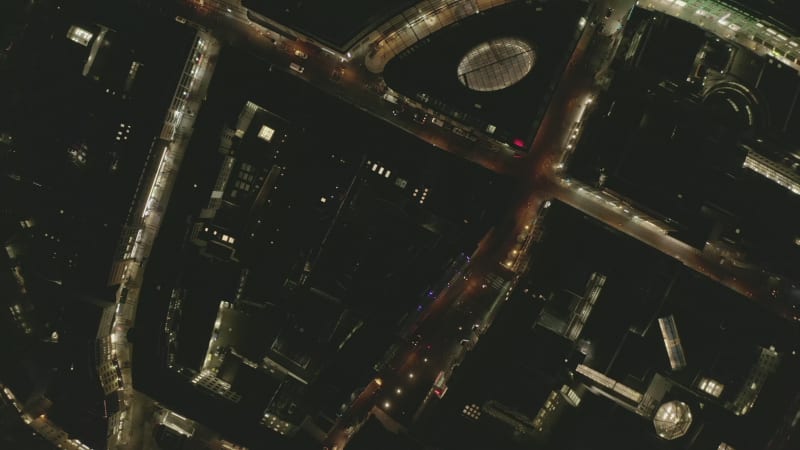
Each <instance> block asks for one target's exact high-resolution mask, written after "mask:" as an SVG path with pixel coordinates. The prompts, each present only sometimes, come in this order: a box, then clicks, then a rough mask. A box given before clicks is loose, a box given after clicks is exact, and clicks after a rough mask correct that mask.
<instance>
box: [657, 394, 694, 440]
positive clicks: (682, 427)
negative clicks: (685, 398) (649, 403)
mask: <svg viewBox="0 0 800 450" xmlns="http://www.w3.org/2000/svg"><path fill="white" fill-rule="evenodd" d="M653 426H655V428H656V433H658V436H659V437H661V438H663V439H668V440H672V439H677V438H679V437H681V436H683V435H685V434H686V432H687V431H689V427H690V426H692V411H691V410H690V409H689V405H687V404H686V403H683V402H680V401H677V400H673V401H671V402H667V403H664V404H663V405H661V406H660V407H659V408H658V411H656V415H655V417H653Z"/></svg>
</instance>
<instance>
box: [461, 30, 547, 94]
mask: <svg viewBox="0 0 800 450" xmlns="http://www.w3.org/2000/svg"><path fill="white" fill-rule="evenodd" d="M535 59H536V54H535V53H534V51H533V49H532V48H531V46H530V45H528V43H527V42H525V41H523V40H522V39H517V38H499V39H493V40H491V41H487V42H484V43H482V44H480V45H478V46H476V47H473V48H472V49H471V50H470V51H468V52H467V54H466V55H464V57H463V58H461V62H459V63H458V80H459V81H460V82H461V84H463V85H464V86H466V87H467V88H469V89H472V90H473V91H479V92H493V91H499V90H501V89H505V88H507V87H509V86H512V85H514V84H516V83H518V82H519V81H520V80H522V79H523V78H525V76H526V75H528V73H529V72H530V71H531V69H533V63H534V61H535Z"/></svg>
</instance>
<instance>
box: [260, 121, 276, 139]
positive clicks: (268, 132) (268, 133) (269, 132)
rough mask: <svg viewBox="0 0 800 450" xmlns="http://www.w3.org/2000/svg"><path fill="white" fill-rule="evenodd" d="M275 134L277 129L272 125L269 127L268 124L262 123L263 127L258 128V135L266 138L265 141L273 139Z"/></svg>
mask: <svg viewBox="0 0 800 450" xmlns="http://www.w3.org/2000/svg"><path fill="white" fill-rule="evenodd" d="M274 134H275V130H273V129H272V128H270V127H268V126H266V125H261V129H260V130H258V137H259V138H261V139H263V140H265V141H267V142H269V141H271V140H272V136H273V135H274Z"/></svg>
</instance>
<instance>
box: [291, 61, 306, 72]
mask: <svg viewBox="0 0 800 450" xmlns="http://www.w3.org/2000/svg"><path fill="white" fill-rule="evenodd" d="M289 68H290V69H292V70H294V71H295V72H297V73H303V71H304V70H305V69H304V68H303V66H301V65H300V64H297V63H291V64H289Z"/></svg>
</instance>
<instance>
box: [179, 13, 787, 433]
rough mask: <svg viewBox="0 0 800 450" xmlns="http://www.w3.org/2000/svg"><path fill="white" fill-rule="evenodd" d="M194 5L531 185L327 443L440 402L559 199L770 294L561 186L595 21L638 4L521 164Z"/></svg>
mask: <svg viewBox="0 0 800 450" xmlns="http://www.w3.org/2000/svg"><path fill="white" fill-rule="evenodd" d="M185 3H186V4H187V5H188V6H189V7H188V8H186V11H185V12H184V14H185V16H186V17H187V18H189V19H190V20H192V21H194V22H196V23H197V24H199V25H200V26H201V27H208V28H210V29H213V30H214V32H215V34H216V35H218V36H220V37H221V39H223V40H224V41H227V43H229V44H231V45H238V46H245V47H246V48H248V49H250V50H252V51H254V52H256V53H257V54H259V55H261V56H263V57H265V58H266V59H268V60H270V61H272V62H273V70H284V71H287V73H292V74H294V75H295V76H298V77H299V78H301V79H303V80H305V81H307V82H309V83H312V84H314V85H315V86H317V87H319V88H320V89H322V90H323V91H326V92H328V93H330V94H331V95H334V96H336V97H339V98H341V99H342V100H344V101H346V102H348V103H351V104H354V105H356V106H357V107H359V108H361V109H362V110H364V111H366V112H368V113H370V114H372V115H374V116H376V117H379V118H380V119H382V120H385V121H386V122H389V123H391V124H393V125H395V126H398V127H400V128H402V129H404V130H406V131H408V132H410V133H412V134H414V135H416V136H418V137H420V138H421V139H423V140H425V141H427V142H430V143H431V144H433V145H434V146H436V147H438V148H440V149H442V150H445V151H448V152H451V153H453V154H456V155H458V156H460V157H462V158H464V159H467V160H469V161H472V162H474V163H476V164H479V165H481V166H483V167H486V168H488V169H490V170H492V171H495V172H498V173H503V174H508V175H511V176H515V177H518V178H519V179H520V181H521V182H522V183H521V184H522V186H523V188H522V190H521V191H520V193H519V195H518V199H517V201H516V202H515V206H514V207H513V208H511V210H510V213H509V215H508V217H507V218H506V219H505V220H504V221H503V222H502V223H501V224H500V225H498V226H497V227H495V228H494V229H492V230H491V231H490V232H489V234H488V235H487V236H485V237H484V239H483V240H482V241H481V243H480V245H479V247H478V250H477V251H476V253H475V254H474V255H473V257H472V260H471V263H470V265H469V268H468V272H469V275H468V276H467V277H466V278H464V277H462V278H461V279H458V280H455V281H456V282H455V283H454V284H453V285H452V286H451V287H450V288H449V289H447V290H445V291H444V292H442V293H441V295H440V296H439V297H438V298H437V299H436V300H435V301H434V303H433V304H432V305H431V306H430V308H429V310H427V311H426V312H425V314H424V316H423V320H422V321H421V322H420V323H419V325H418V328H417V329H416V333H417V334H419V335H420V341H419V343H418V344H417V345H416V346H412V345H410V344H409V345H408V346H406V347H405V348H403V349H401V351H400V352H398V354H397V355H396V357H395V358H394V360H393V361H392V363H391V364H389V365H388V366H387V367H388V368H387V369H386V370H385V371H384V372H383V373H382V374H381V376H380V382H378V381H374V382H372V383H371V384H370V385H368V386H367V387H366V389H365V390H364V391H363V392H362V393H361V395H359V396H358V397H357V399H356V400H355V401H354V402H353V403H352V404H351V406H350V408H349V409H348V410H347V411H346V412H345V414H344V415H343V416H342V417H341V418H340V420H339V422H338V423H337V425H336V427H335V428H334V430H333V432H332V433H331V434H330V435H329V436H328V439H327V441H326V442H325V445H326V446H329V447H331V448H334V447H337V448H339V449H341V448H344V446H345V445H346V443H347V441H348V440H349V438H350V436H351V435H352V433H353V432H354V431H355V430H356V428H357V426H358V423H359V422H360V421H361V420H362V419H363V418H364V417H365V415H366V414H367V413H368V412H369V411H371V410H373V408H376V407H377V408H381V409H382V410H383V412H385V413H386V414H385V416H388V417H391V419H393V420H394V421H396V422H397V423H398V424H401V425H405V424H410V423H412V422H413V418H414V416H415V415H416V414H418V412H419V407H420V405H424V404H425V403H426V402H427V401H429V400H430V399H431V395H430V392H431V391H430V388H431V387H432V385H433V381H434V379H435V378H436V376H437V375H438V374H439V373H440V372H441V371H444V372H445V373H446V374H449V373H451V371H452V368H453V366H454V365H455V364H456V363H457V362H458V361H459V359H460V358H462V357H463V356H464V353H465V350H464V347H463V345H461V340H462V339H463V338H464V331H465V330H464V327H465V326H466V327H471V325H470V324H472V325H476V324H477V325H478V329H479V330H480V329H485V327H488V326H489V325H490V322H491V311H492V309H493V308H494V307H495V306H496V304H497V303H496V302H497V301H498V300H502V296H503V293H504V292H506V289H507V287H508V285H505V287H501V286H503V282H506V283H512V282H513V279H514V276H515V271H520V270H523V269H524V261H525V260H526V259H527V258H526V256H527V255H526V254H525V250H526V249H527V248H528V247H527V246H526V245H524V242H526V239H529V236H530V234H531V233H530V228H531V226H532V224H535V223H536V221H537V218H538V214H539V213H540V211H542V210H543V208H544V207H545V205H546V204H547V202H548V201H549V200H551V199H558V200H561V201H563V202H565V203H567V204H569V205H571V206H573V207H575V208H576V209H578V210H580V211H582V212H583V213H585V214H587V215H589V216H591V217H595V218H597V219H599V220H601V221H602V222H604V223H606V224H608V225H609V226H611V227H613V228H615V229H617V230H619V231H621V232H623V233H626V234H628V235H630V236H632V237H633V238H635V239H638V240H640V241H642V242H644V243H646V244H648V245H651V246H653V247H655V248H657V249H659V250H661V251H662V252H664V253H666V254H668V255H670V256H672V257H674V258H676V259H678V260H680V261H682V262H683V263H684V264H685V265H686V266H687V267H690V268H692V269H694V270H697V271H698V272H701V273H704V274H706V275H707V276H709V277H711V278H713V279H715V280H718V281H720V282H722V283H723V284H725V285H726V286H729V287H731V288H732V289H734V290H736V291H738V292H741V293H742V294H744V295H746V296H748V297H749V298H753V299H763V298H765V297H764V295H765V292H764V285H763V281H764V280H763V279H760V278H759V277H758V276H752V274H738V273H736V272H735V271H732V270H734V269H731V268H730V267H722V266H720V265H717V264H714V263H713V262H711V261H709V260H707V259H706V258H704V257H703V255H702V254H700V253H698V252H697V251H696V250H694V249H693V248H690V247H688V246H686V245H685V244H683V243H681V242H679V241H677V240H675V239H672V238H670V237H669V236H667V235H665V234H664V233H663V231H662V230H660V229H659V228H658V227H659V226H658V223H657V221H655V220H652V219H648V218H647V216H646V215H645V214H644V213H641V212H640V211H636V210H635V209H634V208H632V207H629V208H626V209H627V210H628V212H624V211H620V209H619V208H618V207H615V206H614V205H613V204H612V202H609V201H608V200H606V199H603V198H602V196H600V195H591V194H592V193H591V189H590V188H588V187H586V186H580V185H579V184H578V183H575V182H571V183H565V182H564V180H563V179H562V178H561V171H560V167H561V166H560V164H562V163H563V162H564V159H565V155H568V154H569V151H570V148H569V147H568V144H567V143H568V140H569V137H570V134H571V133H573V132H574V127H575V125H574V124H575V122H576V121H577V119H578V117H580V116H581V115H583V114H585V111H587V110H589V105H590V104H591V99H592V98H593V97H594V96H595V95H597V94H598V93H599V90H600V87H599V86H598V85H597V82H596V81H597V77H596V75H597V74H596V70H598V69H600V70H602V69H603V67H597V66H592V65H590V64H587V63H586V62H587V61H589V60H591V59H592V58H591V57H592V56H593V55H592V54H589V53H587V48H589V43H590V41H591V40H593V39H598V37H597V34H596V29H595V25H592V24H591V22H592V21H596V22H597V23H598V24H599V23H602V22H603V21H604V20H609V21H616V22H619V23H621V24H622V25H623V26H624V22H625V19H626V16H627V12H628V11H629V9H630V8H631V7H632V6H633V4H634V2H633V0H605V1H599V2H597V4H596V6H595V8H594V10H593V11H594V17H590V18H589V22H590V24H589V25H587V27H586V29H585V31H584V34H583V36H582V37H581V39H580V41H579V43H578V45H577V46H576V48H575V50H574V52H573V54H572V56H571V59H570V61H569V63H568V65H567V68H566V69H565V72H564V73H563V75H562V78H561V80H560V83H559V85H558V87H557V89H556V91H555V93H554V95H553V98H552V101H551V103H550V106H549V107H548V109H547V111H546V113H545V116H544V118H543V120H542V124H541V126H540V129H539V132H538V134H537V136H536V138H535V139H534V141H533V143H532V144H531V148H530V150H529V152H528V153H527V154H525V155H524V156H523V157H521V158H516V157H515V156H518V155H516V153H515V152H514V151H513V149H511V148H509V147H507V146H505V145H503V144H500V143H498V142H496V141H494V140H491V139H488V138H486V137H483V136H481V135H475V141H474V142H473V141H472V140H469V139H465V138H464V137H462V136H458V135H456V134H454V133H453V132H452V131H451V129H450V128H448V127H438V126H435V125H432V124H431V123H430V122H429V123H427V124H419V123H417V122H414V121H413V120H412V118H411V117H410V116H409V115H408V114H398V115H396V114H394V113H393V110H394V109H396V108H395V105H393V104H392V103H390V102H388V101H386V100H384V99H383V97H382V94H383V92H384V91H383V89H384V87H383V86H382V83H381V81H382V80H381V78H380V76H379V75H376V74H373V73H371V72H369V71H368V70H366V68H365V67H364V64H363V63H362V62H360V61H359V59H360V56H359V57H354V58H351V59H347V58H343V57H342V55H336V54H332V53H329V52H327V51H323V50H322V49H321V48H319V47H318V46H316V45H315V44H314V43H312V42H304V41H295V40H287V39H284V38H282V37H280V36H279V35H278V34H277V33H274V32H272V31H270V30H267V29H265V28H263V27H261V26H259V25H257V24H255V23H253V22H250V21H249V19H248V18H247V15H246V14H245V12H244V11H243V10H242V9H241V8H240V7H239V6H238V5H228V4H226V3H225V2H223V1H221V0H193V1H189V0H186V2H185ZM607 8H612V9H613V11H612V14H611V17H610V18H608V19H605V18H604V16H605V14H606V11H607ZM598 42H599V41H598ZM598 42H595V43H594V44H595V45H593V46H592V47H591V48H592V51H593V52H606V54H608V55H613V51H610V50H613V49H612V48H610V46H613V45H615V43H616V42H617V40H616V39H613V36H612V39H603V40H602V42H601V44H602V45H598ZM298 51H299V52H298ZM303 55H305V56H306V57H303ZM356 56H358V55H356ZM292 62H293V63H296V64H298V65H301V66H302V67H303V71H302V72H298V71H292V70H291V69H290V68H289V64H290V63H292ZM407 106H409V107H411V108H416V107H421V105H413V104H409V105H407ZM589 113H590V112H589ZM451 126H452V125H451ZM587 193H588V194H587ZM526 236H528V237H526ZM521 242H523V245H522V246H521ZM512 255H513V256H512ZM520 262H522V263H520ZM743 275H750V276H743ZM493 280H501V282H500V283H499V285H500V286H496V285H492V286H491V287H490V286H489V285H490V284H491V283H492V282H493ZM485 286H486V287H485ZM770 303H772V302H770ZM784 314H785V312H784ZM459 327H461V329H459ZM398 389H399V391H398ZM382 416H384V415H383V414H382Z"/></svg>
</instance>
